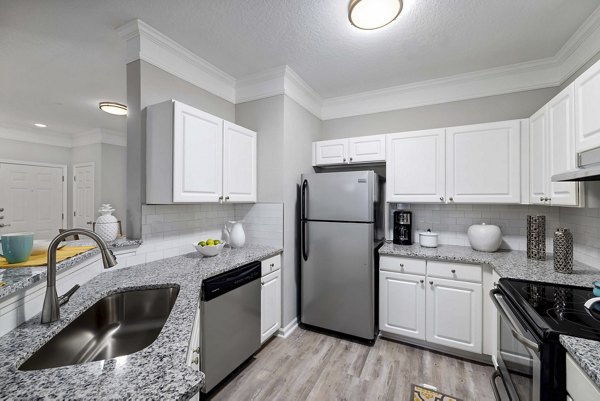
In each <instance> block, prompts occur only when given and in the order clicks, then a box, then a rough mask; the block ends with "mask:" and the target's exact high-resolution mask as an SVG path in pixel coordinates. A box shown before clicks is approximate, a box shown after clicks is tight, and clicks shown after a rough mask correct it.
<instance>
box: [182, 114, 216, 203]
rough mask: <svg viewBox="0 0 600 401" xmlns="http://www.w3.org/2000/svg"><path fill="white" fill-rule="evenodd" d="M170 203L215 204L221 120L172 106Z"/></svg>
mask: <svg viewBox="0 0 600 401" xmlns="http://www.w3.org/2000/svg"><path fill="white" fill-rule="evenodd" d="M174 108H175V110H174V121H173V202H218V201H219V197H220V196H221V194H222V193H223V186H222V184H223V181H222V178H221V177H222V169H223V120H222V119H220V118H218V117H215V116H213V115H211V114H208V113H205V112H203V111H200V110H198V109H195V108H193V107H190V106H187V105H185V104H183V103H179V102H175V103H174Z"/></svg>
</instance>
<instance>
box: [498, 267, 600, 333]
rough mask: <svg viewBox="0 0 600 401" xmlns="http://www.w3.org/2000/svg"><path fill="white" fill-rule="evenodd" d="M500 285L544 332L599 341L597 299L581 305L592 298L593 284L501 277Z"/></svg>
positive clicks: (599, 329) (599, 318)
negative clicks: (558, 282)
mask: <svg viewBox="0 0 600 401" xmlns="http://www.w3.org/2000/svg"><path fill="white" fill-rule="evenodd" d="M500 287H501V288H504V289H506V290H508V291H507V292H508V293H509V296H510V298H511V299H512V300H513V301H514V302H515V303H516V304H517V305H519V306H521V308H522V309H523V310H524V311H525V312H526V314H527V315H529V317H530V320H532V321H533V322H534V323H535V325H536V326H537V327H538V328H539V329H540V330H541V331H542V332H543V333H544V335H546V336H556V337H557V336H558V335H559V334H566V335H570V336H574V337H582V338H588V339H591V340H597V341H600V302H598V303H595V304H594V305H593V306H592V308H591V309H588V308H586V307H585V306H584V304H585V303H586V301H587V300H589V299H591V298H594V297H595V296H594V294H593V293H592V288H583V287H575V286H568V285H560V284H549V283H539V282H534V281H525V280H516V279H501V280H500Z"/></svg>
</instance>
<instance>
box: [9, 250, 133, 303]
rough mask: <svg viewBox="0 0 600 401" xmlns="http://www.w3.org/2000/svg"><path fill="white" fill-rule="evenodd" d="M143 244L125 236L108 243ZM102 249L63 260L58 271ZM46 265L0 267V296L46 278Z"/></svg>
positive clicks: (58, 266) (58, 265) (57, 267)
mask: <svg viewBox="0 0 600 401" xmlns="http://www.w3.org/2000/svg"><path fill="white" fill-rule="evenodd" d="M141 244H142V240H128V239H125V238H119V239H117V240H115V241H112V242H110V243H109V244H108V245H109V246H110V247H111V248H112V249H128V248H136V247H138V246H140V245H141ZM68 245H71V246H84V245H94V246H95V245H96V243H95V242H93V241H91V240H79V241H69V243H68ZM99 253H100V251H99V250H98V248H96V249H91V250H89V251H87V252H84V253H81V254H79V255H77V256H73V257H72V258H69V259H66V260H63V261H62V262H60V263H58V264H57V265H56V271H57V272H61V271H63V270H65V269H68V268H70V267H73V266H75V265H77V264H79V263H81V262H83V261H85V260H87V259H89V258H91V257H92V256H95V255H98V254H99ZM46 270H47V267H46V266H36V267H14V268H9V269H0V281H2V282H4V285H2V286H0V298H3V297H6V296H8V295H10V294H12V293H14V292H17V291H19V290H21V289H23V288H26V287H29V286H30V285H33V284H36V283H38V282H40V281H42V280H45V279H46Z"/></svg>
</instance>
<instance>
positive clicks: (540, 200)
mask: <svg viewBox="0 0 600 401" xmlns="http://www.w3.org/2000/svg"><path fill="white" fill-rule="evenodd" d="M574 103H575V102H574V87H573V85H571V86H568V87H567V88H565V89H564V90H563V91H562V92H560V93H559V94H558V95H556V96H555V97H554V98H553V99H552V100H550V102H548V103H547V104H546V105H544V107H542V108H541V109H540V110H539V111H537V112H536V113H535V114H534V115H532V116H531V117H530V118H529V140H530V142H529V144H530V146H529V201H530V203H531V204H538V205H540V204H541V205H555V206H577V205H578V203H579V188H580V184H579V183H576V182H552V176H553V175H555V174H559V173H563V172H565V171H568V170H572V169H574V168H575V167H576V152H575V134H574V128H575V127H574V118H573V116H574V114H575V106H574Z"/></svg>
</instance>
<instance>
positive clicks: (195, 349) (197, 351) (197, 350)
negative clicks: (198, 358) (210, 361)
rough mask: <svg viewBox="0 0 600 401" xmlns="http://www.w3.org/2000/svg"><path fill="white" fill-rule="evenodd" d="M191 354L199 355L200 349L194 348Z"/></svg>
mask: <svg viewBox="0 0 600 401" xmlns="http://www.w3.org/2000/svg"><path fill="white" fill-rule="evenodd" d="M192 352H193V353H195V354H199V353H200V347H196V348H194V350H193V351H192Z"/></svg>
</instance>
